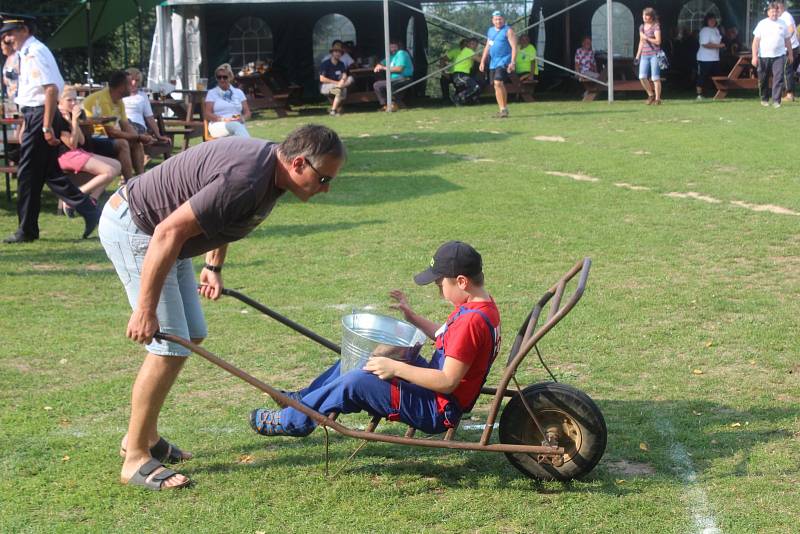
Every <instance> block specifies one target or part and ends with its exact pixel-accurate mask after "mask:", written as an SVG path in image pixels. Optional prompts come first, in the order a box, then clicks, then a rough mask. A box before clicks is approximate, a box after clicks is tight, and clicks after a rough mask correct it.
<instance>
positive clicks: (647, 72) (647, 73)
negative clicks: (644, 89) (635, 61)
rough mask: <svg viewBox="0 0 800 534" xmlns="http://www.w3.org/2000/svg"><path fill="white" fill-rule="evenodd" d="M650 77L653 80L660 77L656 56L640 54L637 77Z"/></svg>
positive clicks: (642, 78) (643, 78)
mask: <svg viewBox="0 0 800 534" xmlns="http://www.w3.org/2000/svg"><path fill="white" fill-rule="evenodd" d="M647 78H650V79H651V80H653V81H654V82H657V81H659V80H660V79H661V67H659V66H658V56H655V55H654V56H642V57H641V58H639V79H640V80H645V79H647Z"/></svg>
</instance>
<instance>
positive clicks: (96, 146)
mask: <svg viewBox="0 0 800 534" xmlns="http://www.w3.org/2000/svg"><path fill="white" fill-rule="evenodd" d="M129 94H130V78H129V77H128V73H127V72H125V71H116V72H113V73H112V74H111V76H110V77H109V79H108V87H106V88H104V89H101V90H100V91H97V92H96V93H92V94H90V95H89V96H87V97H86V99H85V100H84V101H83V109H84V111H85V112H86V115H87V116H89V117H98V116H99V117H115V118H116V120H115V121H114V122H111V123H107V124H96V125H95V126H94V135H93V136H92V142H91V147H92V152H93V153H95V154H100V155H101V156H106V157H108V158H115V159H117V160H119V162H120V164H121V165H122V176H123V178H124V179H125V180H126V181H127V180H130V179H131V178H132V177H133V175H134V173H136V174H142V173H144V146H143V145H150V144H152V143H154V142H155V139H154V138H153V137H151V136H149V135H148V134H146V133H143V134H140V133H139V132H137V131H136V129H135V128H134V127H133V126H132V125H131V123H130V122H128V116H127V114H126V113H125V103H124V102H123V101H122V99H123V98H124V97H126V96H128V95H129Z"/></svg>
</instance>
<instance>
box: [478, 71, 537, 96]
mask: <svg viewBox="0 0 800 534" xmlns="http://www.w3.org/2000/svg"><path fill="white" fill-rule="evenodd" d="M538 83H539V82H538V81H536V80H525V81H524V82H522V81H520V79H519V76H517V75H516V74H511V81H510V82H506V92H507V93H508V94H509V96H511V95H513V96H516V97H517V101H520V100H521V101H523V102H533V93H534V91H536V85H537V84H538ZM482 94H483V96H494V84H493V83H491V82H490V83H488V84H486V86H485V87H484V88H483V93H482Z"/></svg>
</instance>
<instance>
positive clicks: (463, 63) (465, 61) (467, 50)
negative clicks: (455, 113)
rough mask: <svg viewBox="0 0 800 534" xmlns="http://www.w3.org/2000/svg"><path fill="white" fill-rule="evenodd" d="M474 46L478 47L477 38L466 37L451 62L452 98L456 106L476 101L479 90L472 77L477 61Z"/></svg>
mask: <svg viewBox="0 0 800 534" xmlns="http://www.w3.org/2000/svg"><path fill="white" fill-rule="evenodd" d="M476 48H478V40H477V39H467V40H466V42H465V44H464V47H463V48H462V49H461V51H460V52H459V53H458V56H456V58H455V60H454V62H453V85H454V86H455V88H456V92H455V94H454V95H453V98H452V100H453V104H455V105H456V106H460V105H462V104H466V103H469V102H471V101H477V97H478V94H479V93H480V91H481V87H480V85H479V84H478V82H477V80H475V78H473V77H472V68H473V66H474V65H475V63H476V62H477V61H478V56H477V55H476V54H475V49H476Z"/></svg>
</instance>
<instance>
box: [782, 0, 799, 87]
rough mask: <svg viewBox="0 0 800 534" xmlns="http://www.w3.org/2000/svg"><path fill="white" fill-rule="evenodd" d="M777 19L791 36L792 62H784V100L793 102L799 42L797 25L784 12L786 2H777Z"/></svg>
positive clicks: (790, 16)
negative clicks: (787, 29) (784, 25)
mask: <svg viewBox="0 0 800 534" xmlns="http://www.w3.org/2000/svg"><path fill="white" fill-rule="evenodd" d="M778 19H779V20H782V21H783V22H784V23H785V24H786V27H788V28H789V32H790V33H791V34H792V35H791V37H790V38H789V40H790V41H791V43H792V47H791V50H792V57H793V58H794V61H787V62H786V69H785V74H786V76H785V77H786V100H788V101H789V102H794V88H795V85H797V64H798V59H800V40H798V39H797V23H796V22H795V20H794V17H793V16H792V14H791V13H789V12H788V11H786V2H778Z"/></svg>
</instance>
